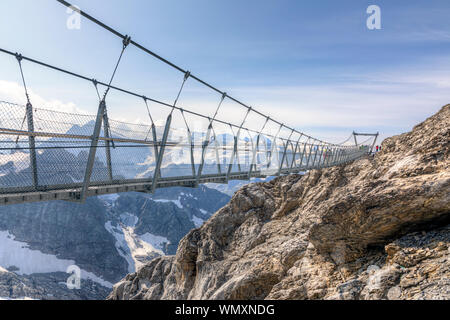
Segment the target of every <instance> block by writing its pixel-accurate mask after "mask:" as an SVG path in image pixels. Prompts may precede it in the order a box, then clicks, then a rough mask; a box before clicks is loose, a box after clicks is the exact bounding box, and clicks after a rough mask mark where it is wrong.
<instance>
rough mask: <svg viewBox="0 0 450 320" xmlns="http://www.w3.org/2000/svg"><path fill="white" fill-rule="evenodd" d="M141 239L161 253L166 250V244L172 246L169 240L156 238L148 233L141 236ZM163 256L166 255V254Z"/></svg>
mask: <svg viewBox="0 0 450 320" xmlns="http://www.w3.org/2000/svg"><path fill="white" fill-rule="evenodd" d="M139 238H141V239H142V240H143V241H145V242H146V243H148V244H150V245H151V246H152V247H153V248H155V249H156V250H158V251H160V252H162V250H163V249H164V244H165V243H167V244H170V241H169V239H167V238H165V237H161V236H155V235H154V234H151V233H148V232H147V233H145V234H143V235H140V236H139ZM162 255H164V253H163V254H162Z"/></svg>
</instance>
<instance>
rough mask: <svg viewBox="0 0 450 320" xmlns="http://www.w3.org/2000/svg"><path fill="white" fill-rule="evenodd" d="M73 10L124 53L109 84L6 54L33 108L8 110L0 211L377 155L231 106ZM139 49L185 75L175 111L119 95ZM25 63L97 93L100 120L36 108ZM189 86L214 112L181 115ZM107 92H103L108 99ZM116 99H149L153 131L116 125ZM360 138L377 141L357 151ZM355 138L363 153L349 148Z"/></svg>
mask: <svg viewBox="0 0 450 320" xmlns="http://www.w3.org/2000/svg"><path fill="white" fill-rule="evenodd" d="M57 1H58V2H60V3H62V4H64V5H66V6H71V5H70V4H69V3H67V2H66V1H61V0H57ZM71 8H72V9H74V10H75V11H78V12H79V13H80V14H81V15H83V16H84V17H86V18H87V19H89V20H91V21H92V22H94V23H96V24H97V25H99V26H100V27H102V28H104V29H106V30H107V31H108V32H111V33H113V34H114V35H115V36H117V37H119V39H120V40H121V41H122V50H121V52H120V55H119V58H118V60H117V63H116V65H115V66H114V69H113V72H112V75H111V76H110V77H109V78H108V79H109V80H108V81H104V82H102V81H97V80H93V79H92V78H90V77H88V76H85V75H81V74H77V73H75V72H72V71H68V70H66V69H63V68H61V67H56V66H54V65H51V64H49V63H45V62H42V61H38V60H36V59H32V58H29V57H25V56H22V55H21V54H18V53H14V52H12V51H9V50H6V49H2V48H0V53H3V54H6V55H9V56H11V58H12V59H11V61H12V63H17V64H18V67H19V71H20V75H21V79H22V81H23V88H24V93H25V97H26V101H27V103H26V104H25V105H20V104H15V103H11V102H7V101H0V205H7V204H17V203H26V202H36V201H50V200H66V201H79V202H84V201H85V199H86V198H87V197H90V196H95V195H102V194H111V193H119V192H129V191H137V192H150V193H151V192H154V191H155V189H157V188H163V187H171V186H185V187H197V186H198V185H199V184H202V183H228V181H230V180H249V179H251V178H258V177H266V176H277V175H283V174H290V173H298V172H301V171H306V170H311V169H316V168H325V167H330V166H335V165H340V164H344V163H348V162H350V161H353V160H355V159H358V158H361V157H363V156H365V155H367V154H370V153H371V152H372V149H373V146H374V144H375V142H376V139H377V136H378V134H358V133H355V132H354V133H353V134H352V135H351V136H350V138H349V139H347V140H346V141H345V142H343V143H339V144H334V143H329V142H325V141H322V140H320V139H316V138H313V137H311V136H309V135H307V134H304V133H302V132H300V131H298V130H296V129H294V128H291V127H289V126H287V125H285V124H283V123H280V122H279V121H277V120H275V119H273V118H271V117H270V116H267V115H265V114H263V113H261V112H259V111H258V110H256V109H255V108H252V107H250V106H248V105H246V104H245V103H243V102H241V101H239V100H237V99H236V98H233V97H231V96H230V95H228V94H227V93H225V92H223V91H221V90H219V89H217V88H215V87H214V86H212V85H210V84H209V83H207V82H205V81H203V80H201V79H200V78H198V77H196V76H195V75H193V74H192V73H191V72H189V71H186V70H184V69H182V68H180V67H178V66H176V65H175V64H173V63H172V62H169V61H168V60H166V59H164V58H162V57H160V56H158V55H157V54H155V53H154V52H152V51H150V50H149V49H147V48H145V47H143V46H142V45H140V44H138V43H137V42H135V41H133V40H132V39H131V38H130V37H129V36H126V35H122V34H121V33H119V32H117V31H116V30H114V29H112V28H111V27H109V26H106V25H105V24H104V23H102V22H100V21H99V20H97V19H95V18H93V17H92V16H90V15H88V14H87V13H85V12H82V11H80V10H79V9H77V8H75V7H71ZM130 45H132V46H135V47H137V48H138V49H139V50H141V51H143V52H144V53H146V54H149V55H151V56H152V57H154V58H156V59H158V60H160V61H161V62H163V63H165V64H167V65H168V66H169V67H171V68H173V69H175V70H177V71H179V72H181V74H182V77H181V79H180V80H181V86H180V87H179V91H178V94H177V96H176V97H175V100H174V102H173V103H170V102H164V101H160V100H157V99H154V98H149V97H147V96H145V95H144V94H140V93H136V92H134V91H132V90H128V89H123V88H120V87H117V86H114V85H113V82H114V79H115V76H116V73H117V72H118V69H119V65H120V62H121V61H122V59H123V58H125V52H126V48H127V47H128V46H130ZM25 63H32V64H35V65H37V66H40V67H42V68H47V69H51V70H54V71H57V72H59V73H61V74H64V75H67V76H70V77H75V78H78V79H81V80H83V81H88V82H90V83H92V84H93V87H94V88H95V92H96V94H97V95H98V105H97V112H96V114H92V115H86V114H75V113H64V112H60V111H55V110H49V109H45V108H41V107H40V106H37V105H33V104H32V101H31V99H30V96H29V90H28V88H27V84H26V70H24V69H25ZM187 81H195V82H197V83H199V84H200V85H202V86H204V87H205V88H207V89H208V90H211V91H212V92H213V93H214V94H217V105H216V106H215V107H214V110H215V112H211V113H210V114H200V113H198V112H194V111H191V110H190V108H188V107H183V108H182V107H180V106H179V105H178V104H179V98H180V96H181V95H182V93H183V88H184V86H185V84H186V82H187ZM100 89H104V91H103V94H100ZM111 91H116V92H117V93H120V94H123V95H127V96H132V97H137V98H140V101H141V103H142V108H143V110H144V111H145V114H146V115H148V121H147V124H142V123H140V124H138V123H125V122H121V121H116V120H113V119H111V118H110V117H109V116H108V112H107V105H108V99H107V98H108V94H109V93H110V92H111ZM1 98H2V97H0V100H1ZM225 102H229V103H233V104H235V105H236V106H238V107H240V108H242V109H243V111H244V112H243V114H244V115H243V117H242V118H241V119H237V121H236V123H233V122H230V121H226V120H225V119H222V118H221V116H220V113H219V111H220V110H221V108H222V109H223V108H224V104H225ZM157 108H165V109H167V110H168V115H167V118H166V119H164V121H161V120H163V119H158V120H159V121H154V119H153V116H154V111H155V110H156V109H157ZM152 114H153V116H152ZM258 119H259V120H258ZM195 123H201V124H202V125H201V126H200V127H202V129H201V130H198V129H196V130H193V128H194V127H195V128H198V126H194V124H195ZM358 135H363V136H368V137H369V138H368V140H366V141H363V142H361V143H358V141H357V139H356V138H357V136H358ZM352 137H354V139H355V144H351V145H350V144H349V140H350V139H351V138H352Z"/></svg>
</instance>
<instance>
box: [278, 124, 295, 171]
mask: <svg viewBox="0 0 450 320" xmlns="http://www.w3.org/2000/svg"><path fill="white" fill-rule="evenodd" d="M293 134H294V129H292V131H291V134H290V135H289V138H288V139H287V140H286V144H285V143H283V145H284V151H283V156H282V157H281V161H280V166H279V168H278V175H281V170H282V169H283V163H284V160H285V159H286V154H287V150H288V145H289V142H290V140H291V137H292V135H293ZM277 152H278V150H277ZM288 168H289V163H288Z"/></svg>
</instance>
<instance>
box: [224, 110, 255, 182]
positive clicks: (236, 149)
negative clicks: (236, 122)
mask: <svg viewBox="0 0 450 320" xmlns="http://www.w3.org/2000/svg"><path fill="white" fill-rule="evenodd" d="M250 111H252V108H248V110H247V113H246V115H245V117H244V120H243V121H242V123H241V126H240V127H239V130H238V132H237V133H236V135H235V136H234V146H233V153H232V154H231V158H230V163H229V164H228V172H227V181H228V180H229V178H230V174H231V171H232V170H233V161H234V158H236V163H237V165H238V168H239V172H240V171H241V165H240V163H239V155H238V143H239V137H240V135H241V130H242V127H243V126H244V124H245V121H246V120H247V118H248V115H249V114H250Z"/></svg>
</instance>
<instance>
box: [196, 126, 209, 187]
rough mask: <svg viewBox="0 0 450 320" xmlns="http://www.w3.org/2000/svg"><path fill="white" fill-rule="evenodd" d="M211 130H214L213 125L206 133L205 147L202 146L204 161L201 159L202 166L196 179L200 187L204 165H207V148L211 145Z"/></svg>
mask: <svg viewBox="0 0 450 320" xmlns="http://www.w3.org/2000/svg"><path fill="white" fill-rule="evenodd" d="M211 130H212V123H210V124H209V126H208V130H207V131H206V137H205V140H204V141H203V145H202V159H201V162H200V165H199V167H198V173H197V178H196V185H197V186H198V185H199V182H200V176H201V175H202V171H203V165H204V164H205V157H206V148H207V147H208V145H209V139H210V137H211Z"/></svg>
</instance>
